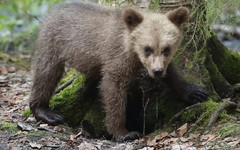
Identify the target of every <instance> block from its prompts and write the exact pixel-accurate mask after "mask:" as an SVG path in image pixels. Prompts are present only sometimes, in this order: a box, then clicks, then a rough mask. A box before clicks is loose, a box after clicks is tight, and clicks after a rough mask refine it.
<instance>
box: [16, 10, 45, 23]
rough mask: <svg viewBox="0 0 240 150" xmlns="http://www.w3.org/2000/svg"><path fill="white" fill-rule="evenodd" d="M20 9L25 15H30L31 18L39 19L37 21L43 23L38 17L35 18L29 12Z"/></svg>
mask: <svg viewBox="0 0 240 150" xmlns="http://www.w3.org/2000/svg"><path fill="white" fill-rule="evenodd" d="M18 9H20V10H22V11H23V12H24V13H25V14H27V15H29V16H31V17H33V18H35V19H37V20H38V21H39V23H42V21H41V20H40V19H38V17H37V16H33V15H31V14H29V13H28V12H27V11H25V10H23V9H22V8H18Z"/></svg>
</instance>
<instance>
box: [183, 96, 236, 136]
mask: <svg viewBox="0 0 240 150" xmlns="http://www.w3.org/2000/svg"><path fill="white" fill-rule="evenodd" d="M223 103H224V102H222V103H217V102H214V101H212V100H209V101H207V102H204V103H202V104H201V106H200V107H198V108H192V109H189V110H187V111H186V112H184V113H183V115H182V120H183V122H195V124H196V125H197V127H196V129H195V130H194V131H198V130H202V129H204V128H205V127H206V126H207V124H208V123H209V120H210V117H211V116H212V114H213V113H214V112H215V111H216V109H217V108H218V107H219V106H220V105H221V104H223ZM234 121H236V117H234V116H232V115H230V114H228V112H227V110H223V111H222V112H221V113H220V115H219V118H218V122H217V123H218V124H223V123H226V122H234Z"/></svg>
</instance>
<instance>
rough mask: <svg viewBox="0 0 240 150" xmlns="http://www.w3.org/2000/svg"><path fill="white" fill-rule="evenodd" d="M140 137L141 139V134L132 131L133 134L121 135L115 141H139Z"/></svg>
mask: <svg viewBox="0 0 240 150" xmlns="http://www.w3.org/2000/svg"><path fill="white" fill-rule="evenodd" d="M140 137H141V134H140V133H138V132H135V131H132V132H128V133H127V134H125V135H121V136H119V137H117V138H115V140H116V141H117V142H126V141H132V140H135V139H139V138H140Z"/></svg>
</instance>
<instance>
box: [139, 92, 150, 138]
mask: <svg viewBox="0 0 240 150" xmlns="http://www.w3.org/2000/svg"><path fill="white" fill-rule="evenodd" d="M141 89H142V93H143V98H142V107H143V135H145V128H146V127H145V126H146V120H145V118H146V109H147V105H148V102H149V100H150V99H149V98H148V99H147V102H146V103H145V104H144V98H145V91H144V90H143V88H142V87H141Z"/></svg>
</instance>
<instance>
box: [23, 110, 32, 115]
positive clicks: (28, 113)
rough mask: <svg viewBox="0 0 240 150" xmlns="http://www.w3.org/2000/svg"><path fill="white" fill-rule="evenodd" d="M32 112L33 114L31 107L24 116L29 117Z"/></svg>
mask: <svg viewBox="0 0 240 150" xmlns="http://www.w3.org/2000/svg"><path fill="white" fill-rule="evenodd" d="M31 114H32V111H31V110H30V109H27V110H25V111H24V112H23V113H22V115H23V117H29V116H30V115H31Z"/></svg>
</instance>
